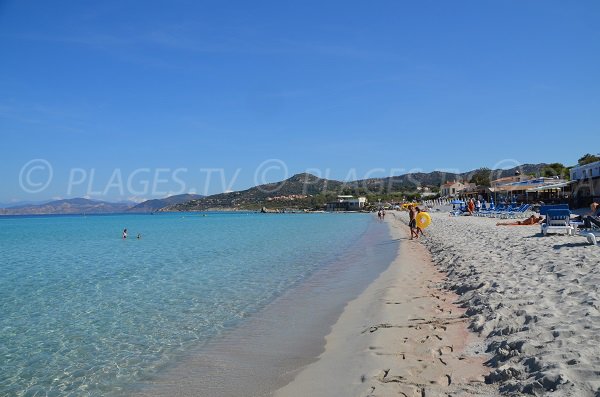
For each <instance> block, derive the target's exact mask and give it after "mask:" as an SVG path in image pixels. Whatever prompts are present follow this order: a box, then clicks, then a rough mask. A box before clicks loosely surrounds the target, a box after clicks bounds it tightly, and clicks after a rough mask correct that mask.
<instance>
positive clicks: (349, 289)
mask: <svg viewBox="0 0 600 397" xmlns="http://www.w3.org/2000/svg"><path fill="white" fill-rule="evenodd" d="M396 245H397V242H394V241H391V240H390V237H389V229H388V227H387V226H386V225H382V224H380V223H378V222H376V221H375V220H374V219H372V220H370V221H369V226H368V227H367V229H366V230H365V232H364V233H363V235H362V236H361V237H359V239H358V241H357V243H356V246H355V247H353V248H350V249H347V250H345V251H342V252H340V254H339V255H338V257H337V258H336V259H335V260H334V261H333V262H330V263H328V264H326V265H325V266H324V267H323V268H322V269H320V270H318V271H317V272H315V273H313V274H312V275H311V276H309V278H308V279H307V280H305V281H303V282H302V283H301V284H299V285H297V286H295V287H293V288H292V289H291V290H288V291H287V292H286V293H284V294H283V295H281V296H279V297H278V298H276V299H275V301H273V302H271V303H270V304H269V305H268V306H267V307H265V308H264V309H262V310H261V311H260V312H257V313H256V314H255V315H253V316H251V317H249V318H248V319H247V320H246V321H245V322H244V323H243V324H241V325H239V326H237V327H234V328H232V329H230V330H228V331H226V332H225V333H224V334H222V335H220V336H218V337H216V338H214V339H212V340H210V341H208V343H207V344H206V345H203V346H200V347H199V348H198V349H195V350H192V351H190V352H188V354H186V355H185V356H184V357H182V358H181V359H180V360H178V361H177V362H175V363H174V364H173V365H172V366H169V367H167V368H165V369H164V370H163V371H161V373H159V374H157V376H155V377H153V379H150V380H147V381H143V382H140V383H138V384H136V385H133V389H132V390H131V393H130V394H131V395H134V396H165V397H166V396H195V395H210V396H211V397H212V396H242V395H243V396H267V395H272V394H273V392H274V391H275V390H277V389H278V388H280V387H282V386H284V385H285V384H287V383H289V382H290V381H292V380H293V378H294V376H295V375H296V373H297V372H298V370H299V369H300V368H303V367H304V366H306V365H307V364H309V363H311V362H314V361H315V360H316V359H317V357H318V356H319V354H320V353H321V352H322V351H323V349H324V344H325V336H326V335H327V334H328V333H329V332H330V330H331V327H332V325H333V324H334V323H335V322H336V320H337V318H339V316H340V314H341V313H342V311H343V310H344V307H345V306H346V304H347V302H348V301H351V300H353V299H355V298H356V297H357V296H358V295H360V293H362V291H364V289H365V288H367V287H368V285H370V284H371V283H372V281H373V280H374V279H376V278H377V277H378V276H379V275H380V274H381V272H383V271H385V269H387V268H388V267H389V265H390V263H391V262H392V260H393V259H394V257H395V254H396V249H395V247H396Z"/></svg>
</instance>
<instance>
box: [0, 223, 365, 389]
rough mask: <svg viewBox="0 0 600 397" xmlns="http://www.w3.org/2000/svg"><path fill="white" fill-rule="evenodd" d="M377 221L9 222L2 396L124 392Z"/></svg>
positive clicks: (0, 274)
mask: <svg viewBox="0 0 600 397" xmlns="http://www.w3.org/2000/svg"><path fill="white" fill-rule="evenodd" d="M369 222H372V217H370V216H369V215H363V214H344V215H340V214H310V215H297V214H290V215H264V214H245V213H230V214H217V213H209V214H207V215H206V216H203V215H202V214H184V215H182V214H166V215H155V216H148V215H118V216H117V215H115V216H88V217H82V216H80V217H30V218H0V395H14V396H36V395H37V396H46V395H50V396H69V395H72V396H105V395H119V394H122V393H124V391H126V390H128V385H131V384H134V383H136V382H140V381H144V380H145V379H149V378H151V377H152V376H153V375H155V374H156V373H157V372H158V371H159V370H160V369H161V368H164V367H165V366H168V365H169V363H172V362H173V361H174V360H176V359H177V358H178V357H180V356H181V354H182V352H184V351H186V350H188V349H190V348H196V347H198V346H201V345H202V344H203V343H206V342H207V341H209V340H210V339H211V338H213V339H214V338H218V337H219V335H220V334H221V333H222V332H223V331H224V330H227V329H231V328H233V327H235V326H236V325H239V324H240V323H241V322H242V321H243V320H244V318H246V317H248V316H249V315H251V314H253V313H256V312H258V311H260V310H261V309H262V308H264V307H265V306H266V305H267V304H269V302H271V301H273V300H274V299H275V298H276V297H277V296H279V295H281V294H282V293H284V292H285V291H286V290H288V289H290V288H292V287H293V286H295V285H298V284H300V283H301V282H302V281H303V280H305V279H306V278H307V277H308V276H309V275H310V274H312V273H314V272H315V271H317V270H319V269H320V268H322V267H323V266H326V265H327V264H328V263H330V262H331V261H333V260H334V259H335V257H336V256H338V255H340V254H341V253H342V252H343V251H344V250H345V249H346V248H347V247H349V246H350V245H351V244H353V242H354V241H356V240H357V239H358V238H359V237H360V236H361V235H362V234H363V233H365V231H366V229H367V227H368V224H369ZM125 227H126V228H128V229H129V236H130V238H129V239H127V240H122V239H121V231H122V229H123V228H125ZM138 233H141V234H142V238H141V239H140V240H138V239H136V238H135V236H136V235H137V234H138ZM132 237H133V238H132Z"/></svg>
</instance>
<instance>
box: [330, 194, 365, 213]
mask: <svg viewBox="0 0 600 397" xmlns="http://www.w3.org/2000/svg"><path fill="white" fill-rule="evenodd" d="M366 204H367V198H366V197H354V196H337V200H336V201H332V202H329V203H327V206H326V211H361V210H363V209H364V208H365V205H366Z"/></svg>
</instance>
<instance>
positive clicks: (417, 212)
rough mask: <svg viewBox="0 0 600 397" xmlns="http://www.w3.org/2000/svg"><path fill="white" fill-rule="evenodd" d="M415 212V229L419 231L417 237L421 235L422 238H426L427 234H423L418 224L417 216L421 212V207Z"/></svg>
mask: <svg viewBox="0 0 600 397" xmlns="http://www.w3.org/2000/svg"><path fill="white" fill-rule="evenodd" d="M415 211H416V213H415V227H416V229H417V232H416V234H417V237H419V233H421V236H423V237H425V233H423V229H421V228H420V227H419V225H418V224H417V214H419V213H420V212H421V209H420V208H419V207H416V208H415Z"/></svg>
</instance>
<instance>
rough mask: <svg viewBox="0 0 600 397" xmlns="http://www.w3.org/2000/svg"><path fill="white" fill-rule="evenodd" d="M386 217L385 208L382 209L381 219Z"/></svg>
mask: <svg viewBox="0 0 600 397" xmlns="http://www.w3.org/2000/svg"><path fill="white" fill-rule="evenodd" d="M384 219H385V210H381V220H384Z"/></svg>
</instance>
